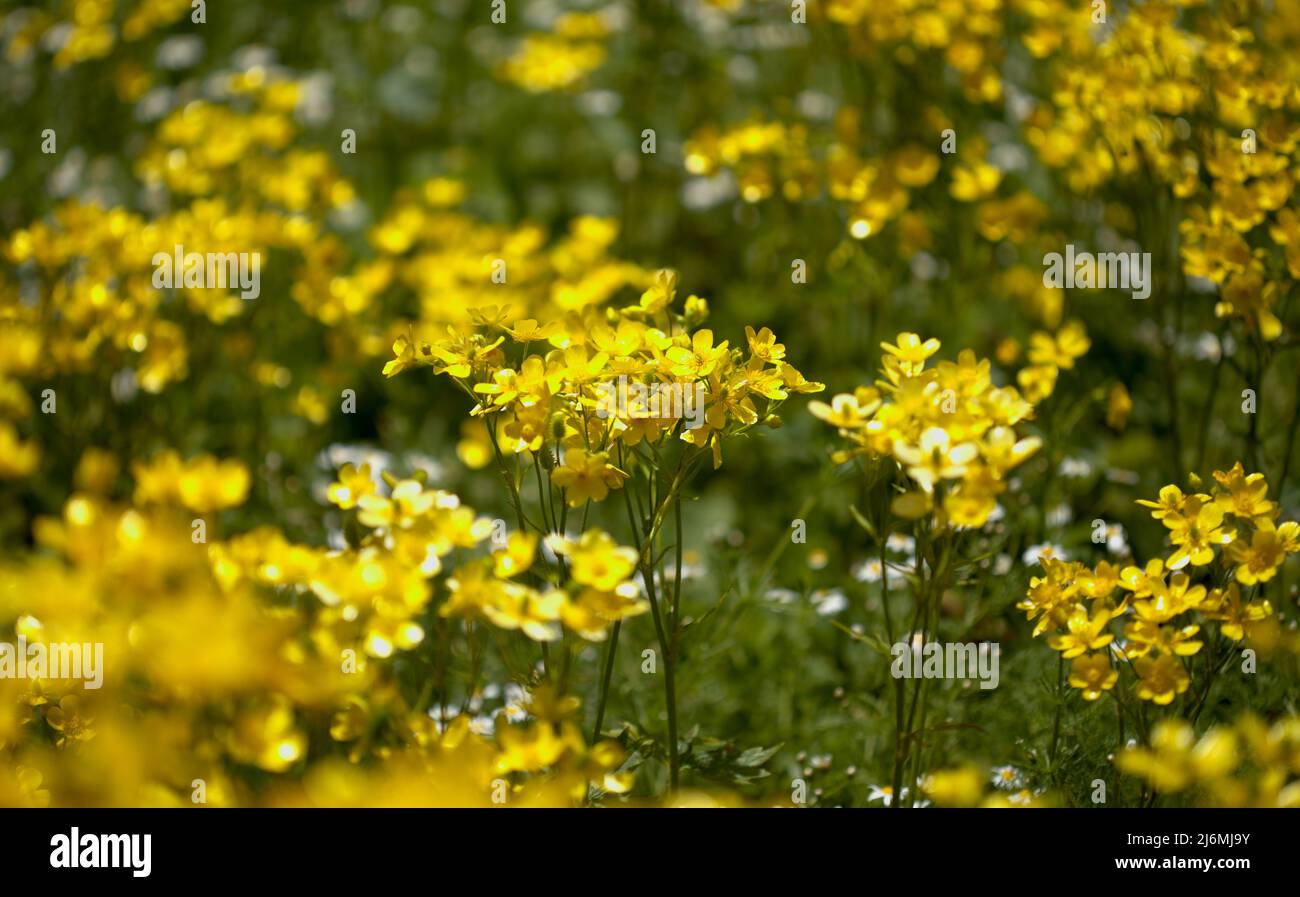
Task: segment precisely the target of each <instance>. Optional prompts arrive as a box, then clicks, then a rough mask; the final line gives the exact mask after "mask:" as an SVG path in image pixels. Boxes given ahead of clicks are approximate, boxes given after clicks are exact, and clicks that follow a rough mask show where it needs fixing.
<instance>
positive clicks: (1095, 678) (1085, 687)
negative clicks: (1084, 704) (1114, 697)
mask: <svg viewBox="0 0 1300 897" xmlns="http://www.w3.org/2000/svg"><path fill="white" fill-rule="evenodd" d="M1118 681H1119V673H1118V672H1116V671H1115V670H1114V669H1113V668H1112V667H1111V665H1110V658H1109V657H1107V656H1106V653H1105V652H1104V651H1103V652H1099V653H1097V654H1081V655H1079V656H1078V657H1075V658H1074V660H1073V661H1072V662H1071V663H1070V686H1071V687H1072V688H1077V689H1079V690H1080V691H1082V692H1083V699H1084V700H1085V701H1095V700H1097V699H1098V698H1100V697H1101V693H1102V692H1103V691H1110V690H1111V689H1112V688H1114V687H1115V683H1116V682H1118Z"/></svg>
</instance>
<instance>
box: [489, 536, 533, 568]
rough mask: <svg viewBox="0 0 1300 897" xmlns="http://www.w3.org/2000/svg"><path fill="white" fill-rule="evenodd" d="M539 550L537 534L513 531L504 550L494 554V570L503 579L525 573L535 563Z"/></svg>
mask: <svg viewBox="0 0 1300 897" xmlns="http://www.w3.org/2000/svg"><path fill="white" fill-rule="evenodd" d="M536 551H537V536H536V535H535V534H533V533H521V532H513V533H511V534H510V538H508V539H507V540H506V547H505V549H504V550H502V551H496V552H493V554H492V561H493V572H495V573H496V575H497V576H500V577H501V578H502V579H510V578H511V577H514V576H518V575H519V574H520V573H524V572H526V571H527V570H528V568H529V567H531V566H532V565H533V557H534V554H535V553H536Z"/></svg>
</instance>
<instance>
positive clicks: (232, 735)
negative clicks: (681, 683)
mask: <svg viewBox="0 0 1300 897" xmlns="http://www.w3.org/2000/svg"><path fill="white" fill-rule="evenodd" d="M91 460H92V462H93V463H87V464H85V465H83V467H84V468H85V471H83V473H82V474H79V480H80V481H81V482H82V483H83V484H84V485H85V487H87V488H88V489H89V488H91V487H93V486H95V485H96V480H95V478H94V477H93V476H91V471H92V469H93V468H95V467H97V466H98V467H100V468H102V467H103V465H102V463H101V461H97V460H95V459H91ZM101 460H102V459H101ZM351 474H352V475H351V476H344V477H342V478H341V479H342V480H345V481H346V482H347V483H348V484H349V485H348V486H347V487H344V486H343V485H342V484H341V483H340V484H336V488H335V489H334V490H332V492H333V497H334V500H335V502H336V503H337V504H339V505H341V506H342V505H347V506H350V507H354V508H356V509H358V515H359V516H361V517H363V518H364V519H365V520H366V521H367V525H368V526H371V527H373V528H372V529H370V531H369V532H368V533H367V534H366V535H365V536H363V537H362V538H361V544H360V545H359V546H358V547H357V548H350V549H347V550H345V551H324V550H320V549H315V548H312V547H309V546H304V545H298V544H293V543H290V542H288V541H287V540H285V539H284V538H283V536H280V535H279V534H278V533H276V532H274V531H271V530H255V531H253V532H252V533H249V534H246V535H244V536H238V537H235V538H233V539H230V540H228V541H221V540H215V539H214V540H213V541H212V542H211V543H210V544H205V542H206V541H207V540H206V538H205V537H204V534H201V533H198V532H197V531H196V530H195V529H194V528H193V527H192V526H191V521H190V520H189V519H188V514H187V513H186V512H185V511H183V510H182V508H189V509H201V510H209V511H211V510H216V509H218V508H224V507H230V506H232V505H235V504H238V503H239V496H238V493H239V492H240V491H241V489H242V488H246V486H247V473H246V472H245V471H243V470H242V468H240V466H239V465H238V464H235V463H234V462H228V461H227V462H222V461H218V460H216V459H213V458H209V457H203V458H198V459H195V460H193V461H190V462H180V461H179V460H177V458H176V456H175V455H172V454H167V455H163V456H160V457H159V458H157V459H155V460H154V461H153V462H151V463H150V464H148V465H141V466H138V467H137V475H138V480H137V483H136V496H137V500H136V503H134V504H130V505H123V504H117V503H114V502H112V501H110V500H109V499H107V498H106V497H105V496H104V495H103V494H101V493H99V492H96V491H85V492H79V493H77V494H75V495H73V496H72V498H70V499H69V500H68V502H67V503H66V506H65V508H64V513H63V515H62V516H61V517H59V518H40V519H38V521H37V525H36V527H35V532H34V536H35V539H36V541H37V543H38V544H39V545H40V546H41V547H42V549H43V550H44V552H45V554H43V555H40V556H31V557H28V558H24V559H21V560H5V561H4V563H3V579H4V582H5V584H6V587H5V588H4V589H3V590H0V616H3V617H4V618H6V619H16V620H17V623H16V624H15V626H14V637H19V636H21V637H23V638H25V639H26V640H27V642H28V643H33V642H42V643H47V644H49V643H56V642H57V643H69V644H74V643H75V644H81V643H87V644H94V643H100V644H102V645H103V646H104V649H103V655H104V657H106V658H109V663H108V665H106V666H105V667H104V668H103V669H101V670H100V673H101V674H102V682H101V683H100V685H99V687H96V688H93V689H82V688H80V687H79V683H77V682H76V681H74V680H69V679H53V678H37V679H23V680H19V679H13V678H5V679H3V680H0V750H4V751H5V752H6V754H7V755H9V756H11V757H12V758H13V759H14V763H13V764H6V765H5V767H4V768H3V769H2V770H0V803H4V804H5V805H48V804H51V803H53V804H58V805H65V804H70V803H71V804H78V805H84V804H85V803H88V802H92V803H107V804H119V805H121V804H127V805H139V804H146V805H153V806H179V805H186V804H190V803H205V804H209V805H218V806H225V805H242V804H302V803H325V804H331V805H332V804H356V805H361V804H366V805H393V804H403V805H410V804H424V805H428V804H442V805H453V806H465V805H478V806H491V805H493V804H502V803H509V804H525V805H526V804H539V805H543V804H544V805H569V804H572V803H573V802H575V801H576V802H581V801H585V800H586V799H587V797H588V793H589V788H590V787H596V788H598V789H599V790H601V791H605V792H610V793H615V792H623V791H626V790H627V788H628V787H629V786H630V784H631V775H630V773H628V772H626V771H619V768H620V767H621V766H622V764H623V762H624V760H625V756H626V755H625V753H624V751H623V750H622V748H621V747H619V745H618V744H617V743H614V742H600V743H597V744H595V745H591V746H588V744H587V742H586V741H585V740H584V738H583V737H582V735H581V734H580V733H579V731H578V728H577V724H576V721H575V720H574V718H573V717H574V714H575V713H576V712H577V710H578V702H577V700H576V699H574V698H572V697H560V696H559V695H556V694H553V693H552V692H551V691H550V690H549V688H548V686H547V685H546V684H545V683H540V684H537V685H535V686H534V687H533V688H532V689H531V690H530V691H528V692H525V691H524V690H522V689H520V688H518V687H517V686H514V685H512V686H510V689H513V691H514V697H513V698H510V699H509V700H505V701H502V700H501V699H500V698H501V690H500V688H499V687H498V686H495V685H493V684H491V683H482V682H479V683H475V684H474V685H473V688H472V690H471V692H470V694H469V695H468V697H467V698H466V700H465V702H464V704H463V706H462V707H461V708H460V709H459V710H458V709H457V708H456V707H455V706H453V705H451V704H450V703H449V702H448V700H447V696H446V694H445V693H442V694H435V693H433V692H432V691H425V692H424V693H422V694H420V695H417V696H414V697H413V696H412V695H411V694H409V693H407V692H405V691H404V690H403V689H402V688H401V687H400V684H401V681H402V679H403V677H404V676H405V675H407V673H406V669H407V667H406V665H407V664H411V663H420V664H422V665H423V664H424V661H422V660H417V658H416V656H415V655H414V654H413V653H410V651H409V650H408V649H414V648H416V647H418V646H419V645H420V644H421V643H422V638H421V634H422V632H423V627H425V626H428V625H430V623H429V621H430V620H431V619H435V620H436V619H438V618H439V617H441V618H465V619H466V621H467V623H466V626H467V627H468V630H467V631H468V633H469V634H468V635H467V638H470V639H471V640H472V639H474V638H475V636H474V635H473V623H472V621H473V620H477V619H480V618H487V619H490V620H491V622H492V623H493V624H495V625H498V626H501V627H503V628H506V629H515V628H523V629H524V630H525V631H526V632H527V633H528V634H530V635H532V636H534V637H539V638H548V637H552V635H553V633H552V632H551V631H550V627H552V626H554V625H558V624H557V623H556V621H558V620H559V619H563V620H564V621H565V622H566V623H568V622H569V621H573V624H574V626H575V628H578V629H580V631H582V632H583V633H584V634H586V635H587V636H589V637H592V638H595V637H598V636H599V634H600V631H601V628H602V626H603V625H605V624H604V623H603V622H602V621H603V620H605V619H606V616H607V615H610V614H615V613H623V614H626V613H630V612H633V611H634V610H635V609H636V608H638V607H639V606H643V604H642V605H638V604H637V602H636V599H635V598H634V597H631V596H629V587H630V584H629V583H627V582H626V580H625V579H624V578H623V576H624V574H625V573H626V571H627V570H629V569H630V562H629V558H628V552H627V551H626V550H625V549H619V548H618V547H617V546H614V545H612V544H611V543H609V542H608V538H607V537H604V536H602V535H601V534H599V533H595V532H590V533H588V535H587V537H586V538H584V539H583V540H582V541H580V542H576V543H574V544H572V545H566V546H562V547H561V548H560V549H559V550H561V551H563V552H564V554H565V557H566V558H567V560H568V567H569V569H570V570H571V573H572V581H573V583H574V585H573V586H571V591H572V592H573V595H574V597H573V599H572V600H571V601H570V600H567V599H566V598H564V597H563V593H562V591H561V590H559V589H550V590H547V592H546V593H545V594H543V593H541V592H540V591H532V595H533V599H528V600H525V599H524V598H523V596H521V595H520V594H519V593H518V592H516V591H513V588H514V587H513V585H512V583H511V578H512V577H516V576H520V575H522V574H524V573H525V572H526V566H527V562H526V560H525V558H524V554H525V552H524V551H522V550H521V547H520V545H519V544H518V543H516V542H513V541H512V542H511V543H510V545H509V547H508V548H506V549H503V550H502V551H499V552H497V553H496V554H495V555H493V556H492V557H491V558H489V559H488V560H487V565H488V566H487V568H486V569H485V568H484V567H483V566H482V565H481V563H480V562H476V561H474V560H468V561H466V562H465V564H464V565H462V566H459V567H453V565H452V561H453V559H452V558H450V557H449V556H450V555H451V554H452V552H453V551H454V550H460V549H469V548H472V547H473V546H475V545H478V544H479V543H480V542H481V541H482V540H483V538H484V537H485V535H486V534H488V533H489V532H490V530H491V525H490V522H489V521H486V520H485V519H483V518H480V517H477V516H476V515H475V514H474V513H473V512H472V511H470V510H469V509H468V508H464V507H463V506H461V505H460V504H459V503H458V501H457V500H456V498H455V496H453V495H450V494H449V493H445V492H437V491H431V490H425V489H423V488H422V487H421V486H420V484H418V483H415V481H411V480H408V481H401V482H395V483H394V485H393V488H392V490H391V493H390V494H388V495H382V496H381V495H379V490H378V489H376V488H375V487H374V485H373V484H372V485H371V486H370V487H366V486H365V485H364V483H363V482H361V480H360V479H359V477H361V476H363V475H364V474H363V472H361V471H352V472H351ZM101 479H102V478H101ZM208 483H213V484H215V485H205V484H208ZM100 485H102V483H100ZM349 490H351V491H349ZM210 493H211V494H210ZM456 560H458V559H456ZM438 576H441V577H442V581H445V583H446V585H445V592H443V593H442V594H441V595H438V594H437V593H436V592H435V589H434V585H433V581H434V579H435V577H438ZM458 583H459V584H458ZM494 583H495V585H494ZM494 589H496V590H499V591H495V592H494ZM631 590H632V592H633V593H634V590H635V587H631ZM530 591H531V590H530ZM622 596H629V597H627V603H626V604H620V603H619V602H620V601H622V600H623V597H622ZM516 599H518V600H516ZM529 600H536V601H538V602H540V603H542V604H551V605H553V606H554V608H555V610H556V613H555V615H554V616H553V617H552V616H551V615H550V614H549V613H543V614H542V616H541V617H540V618H537V617H534V616H530V614H529V612H528V611H526V610H525V609H524V605H526V604H528V603H529ZM512 602H513V603H512ZM435 607H436V608H437V612H438V613H437V615H436V616H434V615H432V614H431V613H430V612H431V611H433V609H434V608H435ZM478 639H479V640H480V641H481V636H479V637H478ZM429 675H430V676H432V673H430V674H429ZM524 678H525V679H527V675H526V674H525V675H524ZM429 681H430V682H432V678H430V679H429ZM492 696H496V698H497V700H496V701H493V700H492ZM435 699H436V700H437V701H438V702H439V703H438V704H437V705H436V706H435V704H434V700H435ZM494 703H496V704H498V705H499V706H497V707H496V709H493V704H494ZM485 736H487V737H485ZM493 736H494V737H493ZM338 745H344V746H346V747H347V749H348V753H347V756H348V758H349V760H351V761H352V763H354V764H356V763H360V762H361V761H365V762H366V764H367V769H366V771H365V772H362V770H361V769H360V768H358V767H355V766H353V767H349V766H347V765H346V764H343V763H342V761H341V758H340V757H339V756H338V752H337V750H334V747H336V746H338ZM108 770H111V771H112V774H111V775H110V774H108V773H107V771H108ZM241 770H244V771H247V770H256V771H260V773H261V775H260V776H252V777H250V776H248V775H245V774H244V773H243V772H241ZM267 774H269V776H270V778H268V777H267ZM255 783H260V784H255ZM363 783H364V784H363ZM200 784H201V787H202V794H201V795H200V796H199V797H196V796H195V795H196V794H197V792H195V791H194V789H195V788H196V787H198V786H199V785H200ZM408 788H410V789H411V790H409V791H408V790H406V789H408Z"/></svg>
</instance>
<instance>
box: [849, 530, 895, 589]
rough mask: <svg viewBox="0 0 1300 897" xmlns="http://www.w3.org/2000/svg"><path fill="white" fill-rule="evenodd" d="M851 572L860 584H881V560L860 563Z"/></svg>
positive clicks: (873, 559)
mask: <svg viewBox="0 0 1300 897" xmlns="http://www.w3.org/2000/svg"><path fill="white" fill-rule="evenodd" d="M891 538H892V536H891ZM851 572H852V574H853V578H854V579H856V580H857V581H858V582H880V572H881V566H880V559H879V558H867V559H866V560H865V561H859V562H858V563H856V564H854V565H853V569H852V571H851Z"/></svg>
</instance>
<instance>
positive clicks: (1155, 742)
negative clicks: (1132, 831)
mask: <svg viewBox="0 0 1300 897" xmlns="http://www.w3.org/2000/svg"><path fill="white" fill-rule="evenodd" d="M1115 765H1116V766H1118V767H1119V768H1120V769H1121V770H1123V771H1124V772H1126V773H1128V774H1129V775H1133V776H1137V777H1139V778H1141V779H1142V780H1143V781H1145V782H1146V783H1147V784H1149V785H1150V786H1151V787H1152V788H1153V789H1154V790H1155V791H1156V792H1158V793H1161V794H1180V793H1189V792H1190V793H1193V794H1195V795H1198V796H1199V797H1201V798H1203V799H1204V800H1205V801H1208V803H1209V804H1210V805H1212V806H1220V807H1300V717H1296V716H1294V715H1289V716H1284V717H1282V718H1280V719H1278V720H1277V721H1276V722H1274V723H1273V724H1272V725H1269V724H1268V723H1266V722H1264V721H1263V720H1261V719H1259V717H1257V716H1255V715H1253V714H1246V715H1243V716H1241V717H1239V718H1238V719H1237V720H1236V721H1235V722H1234V723H1232V724H1231V725H1219V726H1212V727H1211V728H1210V729H1209V730H1208V731H1207V732H1205V734H1204V735H1202V736H1201V737H1200V738H1199V739H1198V738H1197V737H1196V732H1195V730H1194V729H1193V728H1192V726H1191V725H1190V724H1189V723H1187V722H1186V721H1184V720H1181V719H1166V720H1161V721H1160V722H1158V723H1156V725H1155V726H1154V727H1153V728H1152V730H1151V743H1150V746H1149V747H1127V748H1125V749H1124V750H1122V751H1120V753H1119V754H1118V756H1116V758H1115Z"/></svg>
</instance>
